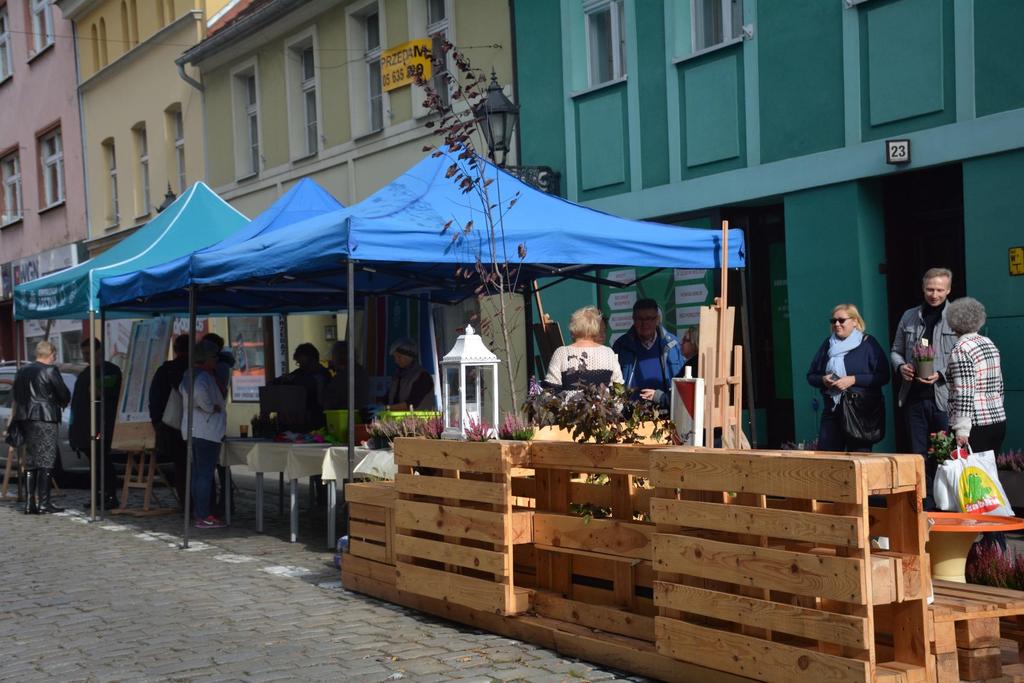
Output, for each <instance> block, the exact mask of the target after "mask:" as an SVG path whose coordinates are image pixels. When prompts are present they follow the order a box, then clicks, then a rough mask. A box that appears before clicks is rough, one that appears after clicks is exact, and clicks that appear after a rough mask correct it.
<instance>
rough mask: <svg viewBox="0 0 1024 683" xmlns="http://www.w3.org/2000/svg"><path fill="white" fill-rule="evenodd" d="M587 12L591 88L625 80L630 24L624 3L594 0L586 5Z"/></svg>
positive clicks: (610, 0) (619, 0) (616, 0)
mask: <svg viewBox="0 0 1024 683" xmlns="http://www.w3.org/2000/svg"><path fill="white" fill-rule="evenodd" d="M584 11H585V13H586V18H587V64H588V65H589V79H590V85H592V86H594V85H600V84H601V83H608V82H609V81H614V80H617V79H619V78H622V77H623V76H625V75H626V38H625V28H626V22H625V10H624V9H623V4H622V0H593V1H591V2H587V3H585V5H584Z"/></svg>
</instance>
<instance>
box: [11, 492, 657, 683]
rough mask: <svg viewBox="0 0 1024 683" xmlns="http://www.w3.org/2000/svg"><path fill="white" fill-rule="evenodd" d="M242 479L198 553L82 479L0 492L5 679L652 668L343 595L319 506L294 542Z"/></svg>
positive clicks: (442, 676) (422, 675) (575, 675)
mask: <svg viewBox="0 0 1024 683" xmlns="http://www.w3.org/2000/svg"><path fill="white" fill-rule="evenodd" d="M240 479H241V481H240V484H241V487H242V488H241V490H240V495H239V496H238V497H237V499H238V500H237V507H236V513H235V519H234V521H235V525H234V526H233V527H232V528H229V529H217V530H193V532H194V533H193V535H192V538H193V542H192V543H191V547H190V549H188V550H181V549H180V548H179V543H180V538H181V530H182V519H181V516H180V515H175V516H166V517H149V518H128V517H123V516H121V517H107V518H106V519H104V520H101V521H97V522H90V521H89V520H88V518H87V517H85V515H84V513H82V512H81V510H82V508H81V505H82V503H84V502H85V500H86V495H85V493H84V492H81V491H73V490H69V491H66V492H65V495H64V496H63V497H62V498H60V499H58V500H57V501H56V502H57V504H59V505H65V506H67V507H68V512H67V513H64V514H61V515H43V516H27V515H23V514H21V512H20V511H19V508H20V507H21V506H20V504H19V505H16V504H14V503H10V502H4V503H0V539H2V541H3V543H2V547H0V571H2V574H3V576H4V579H5V581H4V589H3V591H2V592H0V615H2V616H0V680H2V681H97V682H100V681H209V682H211V683H212V682H213V681H236V680H242V681H274V680H303V681H306V680H308V681H316V680H334V681H389V680H409V681H423V682H425V683H430V682H432V681H448V680H455V679H458V680H470V681H482V682H488V683H490V682H493V681H570V682H573V683H576V682H579V681H586V680H590V681H599V680H622V679H625V680H631V681H641V680H643V679H640V678H637V677H627V675H626V674H622V673H621V672H614V671H609V670H606V669H601V668H598V667H595V666H592V665H590V664H588V663H586V662H580V661H577V660H573V659H569V658H565V657H562V656H560V655H558V654H556V653H553V652H550V651H548V650H545V649H543V648H539V647H536V646H534V645H530V644H527V643H521V642H518V641H515V640H510V639H508V638H503V637H501V636H497V635H494V634H490V633H485V632H481V631H476V630H473V629H469V628H466V627H462V626H460V625H457V624H453V623H451V622H445V621H442V620H438V619H435V618H432V617H429V616H427V615H423V614H419V613H416V612H413V611H410V610H406V609H404V608H400V607H397V606H395V605H390V604H388V603H385V602H381V601H378V600H375V599H373V598H369V597H366V596H362V595H359V594H357V593H350V592H348V591H345V590H343V589H342V588H341V586H340V581H339V579H338V572H337V570H336V569H335V568H334V567H333V564H332V558H333V553H332V552H329V551H327V550H325V547H324V546H325V545H326V539H325V536H324V531H325V527H324V522H323V513H322V511H315V512H313V511H307V512H304V515H303V517H302V521H303V525H302V527H301V528H302V535H301V536H300V542H299V543H288V542H287V528H288V521H287V517H284V518H279V517H278V515H277V502H276V500H275V499H274V497H273V496H270V495H268V501H267V508H266V511H267V523H268V524H267V533H266V534H256V533H255V532H254V531H252V529H253V528H254V526H255V524H254V519H255V516H254V510H253V500H254V496H253V494H252V492H251V490H249V488H248V487H247V484H248V482H246V480H245V479H244V477H243V478H240ZM268 488H271V487H268ZM164 497H165V498H167V496H166V494H164ZM304 502H305V500H304ZM317 520H319V522H318V521H317Z"/></svg>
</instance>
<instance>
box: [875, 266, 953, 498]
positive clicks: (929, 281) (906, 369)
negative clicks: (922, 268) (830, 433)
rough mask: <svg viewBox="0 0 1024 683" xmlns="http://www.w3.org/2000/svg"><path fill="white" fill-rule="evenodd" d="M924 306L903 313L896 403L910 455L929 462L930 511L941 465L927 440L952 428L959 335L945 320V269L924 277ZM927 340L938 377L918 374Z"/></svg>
mask: <svg viewBox="0 0 1024 683" xmlns="http://www.w3.org/2000/svg"><path fill="white" fill-rule="evenodd" d="M921 283H922V287H921V288H922V290H923V292H924V302H923V303H921V305H919V306H914V307H913V308H911V309H909V310H907V311H906V312H904V314H903V316H902V317H901V318H900V322H899V324H898V325H897V326H896V334H895V336H894V337H893V341H892V351H891V353H890V360H891V362H892V367H893V371H894V374H896V375H897V376H899V377H900V379H901V380H902V381H901V383H900V388H899V395H898V400H897V403H898V405H900V406H901V407H902V408H903V409H904V416H905V419H906V427H907V434H908V436H909V437H910V450H911V451H912V452H914V453H919V454H920V455H921V457H923V458H924V459H925V472H926V475H927V476H926V479H927V485H928V496H927V498H925V507H926V508H927V509H932V507H933V503H934V500H933V499H932V480H933V479H934V477H935V470H936V467H937V463H936V462H935V460H934V459H932V458H929V457H928V441H929V437H930V435H931V434H932V433H933V432H938V431H943V430H946V429H948V428H949V418H948V414H947V411H948V403H949V388H948V387H947V386H946V364H947V362H948V361H949V353H950V351H952V350H953V345H954V344H955V343H956V340H957V335H956V333H955V332H953V330H952V329H951V328H950V326H949V323H948V322H947V321H946V300H947V299H948V298H949V292H950V287H951V286H952V283H953V273H952V272H950V271H949V270H947V269H946V268H930V269H928V271H927V272H925V274H924V277H923V278H921ZM922 339H927V340H928V342H929V345H931V346H933V347H934V348H935V372H934V373H933V374H932V375H931V376H930V377H918V376H916V375H915V373H914V360H913V352H914V347H915V346H917V345H918V344H920V343H921V340H922Z"/></svg>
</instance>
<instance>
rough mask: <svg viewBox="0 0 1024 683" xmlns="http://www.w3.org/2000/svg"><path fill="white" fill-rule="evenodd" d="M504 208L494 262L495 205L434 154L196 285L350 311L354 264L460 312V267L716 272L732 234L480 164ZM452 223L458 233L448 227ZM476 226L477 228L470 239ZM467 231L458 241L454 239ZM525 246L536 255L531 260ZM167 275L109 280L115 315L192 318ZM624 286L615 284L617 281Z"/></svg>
mask: <svg viewBox="0 0 1024 683" xmlns="http://www.w3.org/2000/svg"><path fill="white" fill-rule="evenodd" d="M477 161H478V163H480V164H481V166H482V169H483V174H484V176H485V177H486V178H487V179H488V180H493V182H492V183H491V184H490V185H489V187H488V199H487V200H486V201H487V202H488V203H490V204H495V203H497V204H499V205H500V206H499V208H495V209H494V211H495V212H497V211H499V210H502V209H501V208H500V207H502V206H507V204H508V202H509V200H512V199H515V200H516V201H515V205H514V206H512V207H511V208H510V209H508V210H507V211H505V215H504V219H503V221H502V225H501V227H500V230H501V232H502V233H503V237H504V240H503V242H502V243H500V244H498V245H497V254H496V255H494V256H492V254H491V251H490V248H489V246H488V234H487V232H488V231H487V229H486V220H485V215H484V211H483V208H484V201H485V200H484V199H483V198H482V197H481V196H480V195H478V194H477V193H476V192H474V191H471V192H468V193H464V192H463V191H462V190H461V189H460V188H459V186H458V185H457V183H455V182H454V181H453V179H452V178H451V177H448V176H447V173H448V171H449V169H450V167H451V166H452V165H453V163H455V164H458V165H459V166H460V168H462V169H463V170H465V171H466V172H467V173H469V174H473V173H475V172H474V171H472V170H470V169H467V168H466V164H467V162H466V161H461V162H457V161H455V160H453V159H451V158H449V157H448V156H447V155H442V156H438V157H433V156H428V157H427V158H425V159H423V160H422V161H420V162H419V163H418V164H416V165H415V166H413V167H412V168H410V169H409V170H408V171H406V172H405V173H403V174H402V175H401V176H399V177H398V178H396V179H395V180H394V181H392V182H391V183H389V184H388V185H386V186H385V187H383V188H381V189H380V190H378V191H377V192H375V193H374V194H372V195H371V196H370V197H368V198H367V199H366V200H364V201H362V202H360V203H359V204H356V205H354V206H351V207H348V208H344V209H338V210H334V211H329V212H326V213H322V214H320V215H317V216H315V217H312V218H309V219H308V220H304V221H299V222H295V223H293V224H291V225H289V226H288V229H287V230H264V231H260V232H258V233H254V234H252V235H251V236H250V237H249V238H247V239H232V240H231V241H225V242H222V243H220V244H217V245H215V246H213V247H211V248H209V249H204V250H202V251H200V252H197V253H195V254H193V255H192V256H191V257H190V262H191V275H192V279H191V283H190V284H194V285H196V286H198V288H199V289H200V290H201V291H202V292H203V296H202V297H201V298H200V300H199V301H198V302H197V311H198V312H201V313H244V312H249V311H257V310H258V311H280V312H286V311H311V310H333V309H336V308H339V306H338V303H339V302H338V297H339V296H340V295H342V294H343V293H345V292H346V291H347V289H348V286H347V285H348V283H347V273H346V268H345V267H344V266H345V264H346V263H347V262H352V263H353V265H354V270H355V273H354V286H355V290H356V291H357V292H359V293H360V294H403V295H408V294H418V293H421V292H423V293H426V294H428V295H429V296H430V298H431V299H432V300H434V301H439V302H452V301H458V300H460V299H463V298H465V297H467V296H470V295H472V293H473V290H474V289H475V287H476V286H477V284H478V283H477V281H476V280H475V279H472V278H470V279H467V278H462V277H457V276H456V274H455V269H456V267H457V266H459V265H463V266H473V265H474V264H475V263H476V262H477V260H478V259H479V260H480V261H481V262H483V263H484V264H487V263H491V262H493V261H505V260H506V258H507V261H508V262H509V263H511V264H513V265H514V266H518V279H517V282H518V288H519V289H520V290H525V289H527V288H529V286H530V283H531V282H532V280H534V279H535V278H538V277H545V276H552V275H554V276H564V277H580V278H584V279H592V277H593V276H592V275H589V271H592V270H593V269H594V268H596V267H600V266H650V267H664V268H717V267H720V266H721V265H722V259H721V256H722V254H721V246H722V244H721V242H722V236H721V233H720V232H719V231H716V230H703V229H696V228H682V227H676V226H670V225H663V224H658V223H650V222H645V221H633V220H628V219H625V218H620V217H617V216H611V215H609V214H605V213H602V212H599V211H594V210H592V209H588V208H586V207H582V206H579V205H577V204H573V203H572V202H568V201H565V200H563V199H560V198H559V197H554V196H551V195H548V194H545V193H543V192H540V191H538V190H536V189H534V188H532V187H530V186H529V185H526V184H525V183H523V182H521V181H519V180H518V179H516V178H515V177H513V176H511V175H509V174H507V173H506V172H504V171H503V170H501V169H499V168H497V167H496V166H494V165H493V164H491V163H489V162H487V161H484V160H482V159H479V158H478V160H477ZM448 223H450V228H449V230H447V231H444V230H443V227H444V226H445V225H446V224H448ZM467 226H472V228H471V229H470V230H469V231H468V233H467V232H465V231H464V230H465V228H466V227H467ZM458 231H463V232H462V233H461V234H462V237H461V238H460V239H458V241H453V239H452V235H453V234H454V233H456V232H458ZM519 245H523V247H524V248H525V249H524V250H525V254H524V256H523V257H522V258H520V256H519V253H518V249H519ZM728 264H729V266H732V267H741V266H743V265H744V246H743V234H742V232H741V231H739V230H732V231H730V234H729V258H728ZM161 268H163V267H160V268H155V269H151V270H149V271H140V272H137V273H133V274H129V275H124V276H121V277H117V278H105V279H104V281H103V283H102V287H101V290H100V300H101V302H102V304H103V306H104V308H108V309H110V310H138V311H148V312H153V311H162V310H166V311H183V310H185V308H186V307H187V303H188V289H187V284H189V283H186V282H184V281H182V280H180V279H176V280H173V281H170V282H169V281H167V280H166V279H164V278H163V277H161V273H160V269H161ZM608 284H616V283H608Z"/></svg>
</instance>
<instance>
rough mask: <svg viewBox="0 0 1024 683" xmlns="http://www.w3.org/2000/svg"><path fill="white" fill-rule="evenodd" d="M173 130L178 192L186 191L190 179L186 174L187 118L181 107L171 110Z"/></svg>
mask: <svg viewBox="0 0 1024 683" xmlns="http://www.w3.org/2000/svg"><path fill="white" fill-rule="evenodd" d="M171 131H172V132H173V133H174V163H175V170H176V171H177V176H178V194H179V195H180V194H181V193H182V192H184V191H185V187H186V186H187V184H188V179H187V177H186V174H185V119H184V118H183V117H182V115H181V109H180V108H179V109H176V110H174V111H173V112H171Z"/></svg>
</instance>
